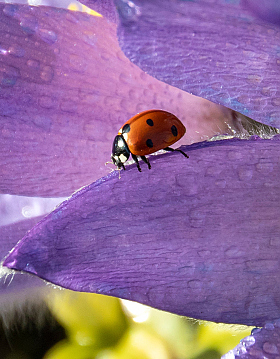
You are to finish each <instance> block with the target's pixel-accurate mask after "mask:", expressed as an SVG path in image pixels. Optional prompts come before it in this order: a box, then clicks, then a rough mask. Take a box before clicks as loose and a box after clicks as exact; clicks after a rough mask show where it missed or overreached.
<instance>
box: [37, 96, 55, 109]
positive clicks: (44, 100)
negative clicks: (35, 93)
mask: <svg viewBox="0 0 280 359" xmlns="http://www.w3.org/2000/svg"><path fill="white" fill-rule="evenodd" d="M39 105H40V106H41V107H43V108H53V107H54V101H53V99H52V98H51V97H49V96H41V97H40V99H39Z"/></svg>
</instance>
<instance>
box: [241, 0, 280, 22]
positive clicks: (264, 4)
mask: <svg viewBox="0 0 280 359" xmlns="http://www.w3.org/2000/svg"><path fill="white" fill-rule="evenodd" d="M241 4H242V5H243V6H244V7H245V8H247V9H248V10H250V11H252V13H253V14H255V15H256V16H258V17H260V18H261V19H263V20H266V21H269V22H272V23H274V24H276V25H278V26H279V25H280V3H279V1H278V0H265V1H262V0H241Z"/></svg>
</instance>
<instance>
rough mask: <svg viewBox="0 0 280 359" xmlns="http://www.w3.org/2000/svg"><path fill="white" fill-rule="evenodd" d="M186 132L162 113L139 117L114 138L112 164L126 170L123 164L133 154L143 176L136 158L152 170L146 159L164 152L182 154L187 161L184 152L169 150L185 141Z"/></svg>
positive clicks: (143, 114) (152, 111)
mask: <svg viewBox="0 0 280 359" xmlns="http://www.w3.org/2000/svg"><path fill="white" fill-rule="evenodd" d="M185 132H186V128H185V126H184V125H183V124H182V122H181V121H180V120H179V119H178V118H177V117H176V116H174V115H173V114H172V113H169V112H166V111H162V110H148V111H144V112H141V113H138V114H137V115H136V116H134V117H132V118H131V119H130V120H128V121H127V122H126V123H125V124H124V125H123V126H122V128H121V129H120V130H119V132H118V134H117V136H116V137H115V139H114V142H113V148H112V156H111V158H112V161H113V163H114V164H115V165H116V166H117V167H118V169H120V168H121V167H122V168H123V169H124V170H125V167H124V163H125V162H126V161H127V160H128V159H129V156H130V154H131V155H132V158H133V160H134V161H135V162H136V165H137V168H138V171H139V172H141V168H140V165H139V162H138V158H137V156H140V157H141V159H142V160H143V161H144V162H145V163H146V164H147V165H148V168H149V169H151V164H150V162H149V160H148V159H147V158H146V157H145V156H146V155H149V154H151V153H154V152H156V151H159V150H162V149H163V150H165V151H172V152H173V151H178V152H181V153H182V154H183V155H184V156H185V157H187V158H188V157H189V156H188V155H187V154H186V153H184V152H183V151H181V150H179V149H173V148H170V147H168V146H170V145H172V144H173V143H175V142H177V141H178V140H179V139H180V138H181V137H183V136H184V134H185Z"/></svg>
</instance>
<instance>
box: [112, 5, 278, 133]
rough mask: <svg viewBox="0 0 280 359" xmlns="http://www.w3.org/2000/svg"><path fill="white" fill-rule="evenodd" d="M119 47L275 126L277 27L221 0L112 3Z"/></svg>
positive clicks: (167, 77)
mask: <svg viewBox="0 0 280 359" xmlns="http://www.w3.org/2000/svg"><path fill="white" fill-rule="evenodd" d="M116 4H117V9H118V11H119V16H120V19H121V24H120V27H119V38H120V44H121V48H122V49H123V51H124V53H125V54H126V55H127V57H128V58H130V59H131V61H132V62H134V63H135V64H137V65H138V66H139V67H140V68H141V69H143V70H144V71H146V72H147V73H149V74H150V75H152V76H154V77H156V78H158V79H159V80H161V81H164V82H166V83H169V84H170V85H172V86H176V87H178V88H181V89H182V90H184V91H187V92H189V93H192V94H194V95H197V96H200V97H203V98H206V99H208V100H210V101H214V102H216V103H219V104H223V105H224V106H227V107H230V108H232V109H234V110H236V111H238V112H241V113H243V114H244V115H247V116H249V117H251V118H253V119H254V120H256V121H259V122H262V123H265V124H268V125H271V126H275V127H279V126H280V120H279V118H280V80H279V79H280V76H279V71H280V67H279V65H280V60H279V56H280V53H279V47H278V43H279V38H280V28H279V27H278V26H276V25H273V24H270V23H267V22H264V21H262V20H260V19H256V18H254V17H252V15H251V14H250V13H249V12H248V11H247V12H246V11H245V10H244V9H242V8H241V7H240V6H239V5H238V2H235V1H226V0H222V1H220V0H197V1H180V0H175V1H162V0H135V1H126V0H116Z"/></svg>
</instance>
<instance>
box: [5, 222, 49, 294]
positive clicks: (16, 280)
mask: <svg viewBox="0 0 280 359" xmlns="http://www.w3.org/2000/svg"><path fill="white" fill-rule="evenodd" d="M40 219H42V217H37V218H32V219H28V220H25V221H21V222H17V223H13V224H11V225H7V226H3V227H0V260H1V259H3V258H4V256H5V255H7V253H8V252H9V251H10V250H11V249H12V247H13V246H14V245H15V244H16V243H17V242H18V241H19V240H20V239H21V238H22V237H23V236H24V235H25V234H26V232H27V231H28V230H29V229H30V228H32V226H34V225H35V224H36V223H37V222H38V221H39V220H40ZM43 285H44V282H43V281H42V280H41V279H39V278H37V277H35V276H31V275H27V274H21V273H10V274H8V273H7V274H5V273H3V268H0V293H1V295H3V294H8V293H11V292H15V291H19V290H24V289H27V288H28V289H29V288H31V287H37V286H43Z"/></svg>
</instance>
